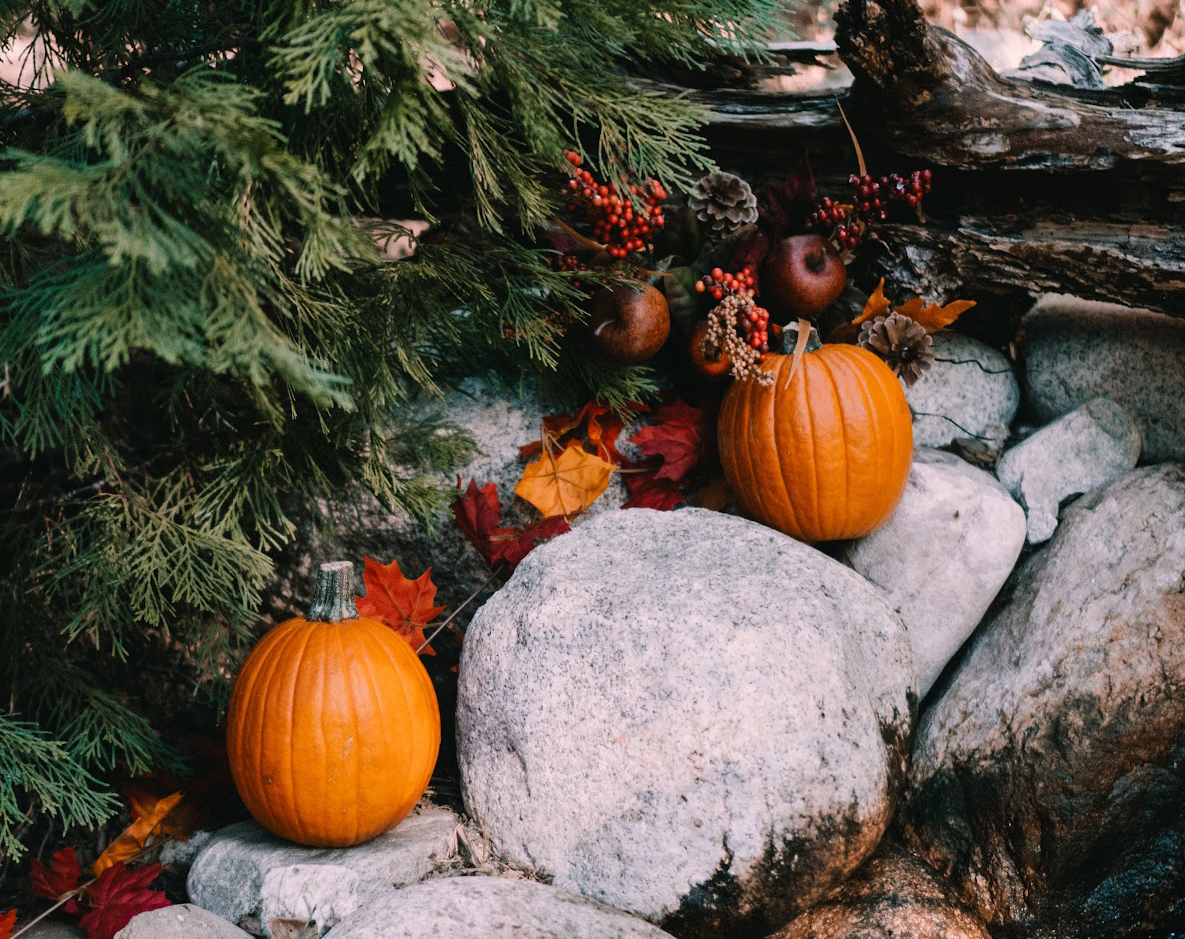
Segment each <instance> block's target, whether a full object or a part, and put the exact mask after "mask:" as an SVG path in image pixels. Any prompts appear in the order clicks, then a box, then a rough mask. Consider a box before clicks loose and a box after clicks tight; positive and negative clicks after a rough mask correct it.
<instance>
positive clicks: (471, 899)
mask: <svg viewBox="0 0 1185 939" xmlns="http://www.w3.org/2000/svg"><path fill="white" fill-rule="evenodd" d="M669 935H670V934H669V933H665V932H663V931H662V930H661V929H659V928H658V927H657V926H653V925H651V924H650V923H647V922H646V921H645V920H641V919H637V918H636V917H633V916H629V915H628V914H626V913H622V912H621V911H620V910H614V909H611V908H609V907H606V906H602V905H601V904H599V903H594V902H593V901H591V900H588V899H586V898H584V897H581V896H578V895H576V894H574V893H568V892H567V891H564V890H559V889H557V888H556V887H549V886H547V885H545V884H541V883H537V882H535V881H530V880H512V879H508V878H503V877H446V878H444V879H441V880H429V881H425V882H424V883H420V884H416V885H414V886H412V887H404V888H403V889H402V890H392V891H390V892H387V893H384V894H382V895H381V896H379V897H376V898H375V899H374V900H372V901H370V902H369V903H367V904H366V905H365V906H364V907H362V908H361V909H359V910H358V911H357V912H356V913H354V914H353V915H352V916H351V917H350V918H349V919H347V920H344V921H343V922H342V923H341V924H340V925H338V926H337V927H335V928H334V929H333V930H332V931H331V932H330V933H329V936H328V937H327V939H664V937H667V939H669Z"/></svg>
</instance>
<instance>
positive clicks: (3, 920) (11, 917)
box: [0, 910, 16, 939]
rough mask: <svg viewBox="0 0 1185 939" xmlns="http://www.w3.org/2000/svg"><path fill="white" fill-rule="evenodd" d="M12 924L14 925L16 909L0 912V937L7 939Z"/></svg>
mask: <svg viewBox="0 0 1185 939" xmlns="http://www.w3.org/2000/svg"><path fill="white" fill-rule="evenodd" d="M14 926H16V910H9V911H8V912H7V913H3V914H0V939H8V937H9V936H11V935H12V929H13V927H14Z"/></svg>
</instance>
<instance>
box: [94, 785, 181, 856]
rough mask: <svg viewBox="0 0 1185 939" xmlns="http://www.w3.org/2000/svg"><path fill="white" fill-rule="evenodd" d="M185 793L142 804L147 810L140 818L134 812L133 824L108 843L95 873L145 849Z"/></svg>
mask: <svg viewBox="0 0 1185 939" xmlns="http://www.w3.org/2000/svg"><path fill="white" fill-rule="evenodd" d="M183 795H184V794H183V793H180V792H174V793H171V794H170V795H167V796H165V797H164V798H162V799H158V800H156V802H155V803H148V804H145V805H144V806H142V808H143V809H144V810H145V812H144V814H143V815H140V816H139V817H138V818H137V817H135V813H134V812H133V821H132V824H130V825H129V826H128V827H127V828H125V829H124V830H123V832H122V833H121V834H120V836H119V837H118V838H116V839H115V840H114V841H112V842H111V844H109V845H107V848H106V850H104V851H103V853H102V854H100V855H99V857H98V859H97V860H96V861H95V863H94V864H92V865H91V871H92V872H93V873H94V875H95V876H96V877H98V876H99V875H100V874H102V873H103V872H104V871H106V870H107V869H108V868H110V867H111V866H112V865H113V864H116V863H118V862H120V861H128V860H130V859H131V858H134V857H135V856H136V855H137V854H139V853H140V852H141V851H143V850H144V848H145V847H146V846H147V844H148V839H149V838H151V837H152V836H153V835H154V834H159V832H158V831H157V829H158V828H159V827H160V824H161V822H163V821H164V820H165V816H166V815H168V814H169V812H171V811H172V810H173V808H174V807H175V806H176V805H177V803H178V802H180V801H181V799H182V796H183Z"/></svg>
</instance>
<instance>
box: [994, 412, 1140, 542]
mask: <svg viewBox="0 0 1185 939" xmlns="http://www.w3.org/2000/svg"><path fill="white" fill-rule="evenodd" d="M1139 458H1140V428H1139V427H1138V426H1136V422H1135V420H1134V419H1133V418H1132V416H1131V414H1130V413H1129V412H1128V410H1127V408H1125V407H1123V405H1121V404H1116V403H1115V402H1114V401H1110V400H1108V399H1107V398H1095V399H1093V400H1091V401H1087V402H1086V404H1084V405H1082V406H1081V407H1080V408H1075V409H1074V410H1073V411H1071V412H1070V413H1069V414H1066V415H1064V416H1063V417H1059V418H1058V419H1057V420H1056V421H1054V422H1053V423H1052V424H1047V425H1046V426H1045V427H1042V428H1041V429H1040V430H1038V431H1037V432H1036V433H1034V434H1033V435H1032V436H1030V437H1027V438H1025V439H1024V440H1023V441H1021V442H1020V443H1018V444H1017V445H1016V446H1015V447H1013V448H1012V449H1010V450H1008V451H1007V452H1006V453H1005V454H1004V455H1003V456H1002V457H1001V458H1000V462H999V463H998V464H996V476H998V477H999V479H1000V482H1002V483H1003V484H1004V485H1005V486H1006V487H1007V489H1008V491H1009V492H1010V493H1012V495H1013V496H1015V497H1016V499H1017V501H1018V502H1020V504H1021V505H1022V506H1023V507H1024V510H1025V515H1026V517H1027V519H1028V539H1029V541H1030V542H1031V543H1032V544H1039V543H1040V542H1042V541H1048V540H1049V539H1050V538H1051V537H1053V533H1054V531H1055V530H1056V529H1057V513H1058V507H1059V505H1060V504H1061V503H1062V501H1063V500H1065V499H1067V498H1069V497H1070V496H1076V495H1081V494H1082V493H1084V492H1092V491H1093V490H1095V489H1098V488H1099V487H1101V486H1105V485H1106V484H1107V483H1109V482H1112V481H1113V480H1115V479H1118V478H1119V477H1120V476H1122V475H1123V474H1124V473H1126V472H1128V471H1129V470H1132V469H1135V466H1136V462H1137V461H1138V460H1139Z"/></svg>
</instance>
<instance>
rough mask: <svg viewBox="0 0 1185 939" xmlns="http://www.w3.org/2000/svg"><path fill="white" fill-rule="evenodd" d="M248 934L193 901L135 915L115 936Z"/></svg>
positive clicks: (204, 938) (230, 937) (191, 938)
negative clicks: (195, 904)
mask: <svg viewBox="0 0 1185 939" xmlns="http://www.w3.org/2000/svg"><path fill="white" fill-rule="evenodd" d="M247 936H248V934H247V933H245V932H243V930H241V929H239V928H238V927H237V926H232V925H231V924H230V923H228V922H227V921H226V920H224V919H223V918H222V917H221V916H216V915H214V914H213V913H210V912H208V911H207V910H203V909H202V908H201V907H200V906H194V905H193V904H192V903H182V904H179V905H177V906H166V907H163V908H161V909H159V910H149V911H148V912H147V913H141V914H140V915H139V916H133V917H132V920H131V922H129V923H128V924H127V925H126V926H124V927H123V929H121V930H120V931H119V932H117V933H116V934H115V939H247Z"/></svg>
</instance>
